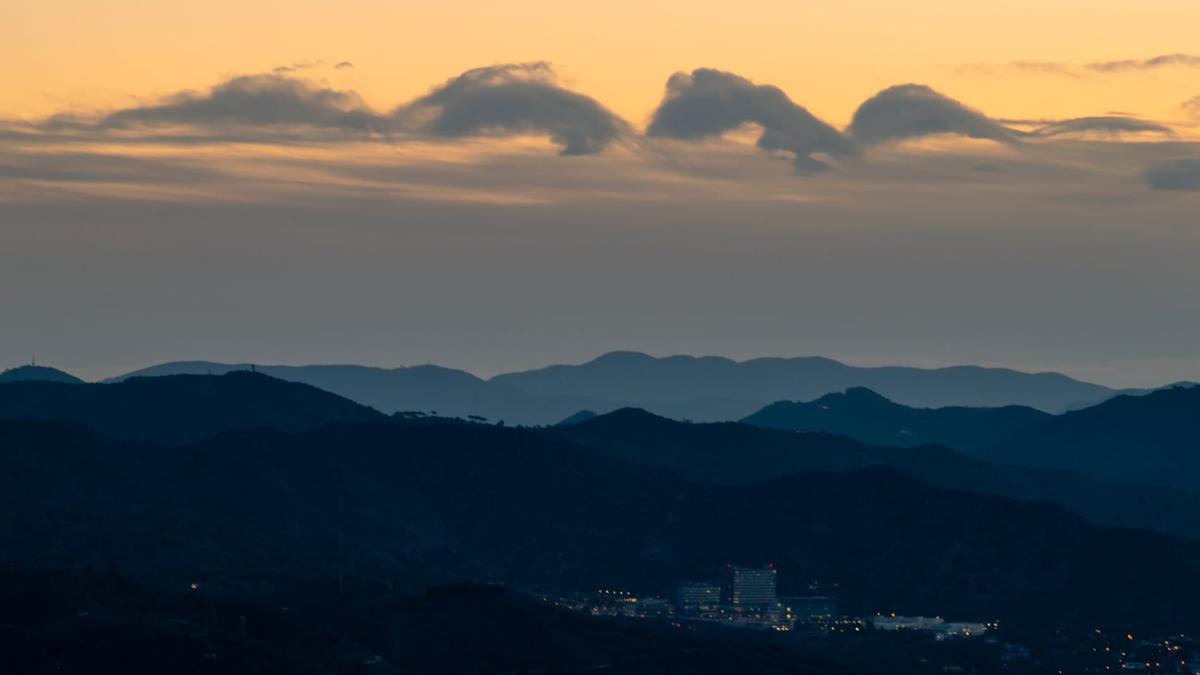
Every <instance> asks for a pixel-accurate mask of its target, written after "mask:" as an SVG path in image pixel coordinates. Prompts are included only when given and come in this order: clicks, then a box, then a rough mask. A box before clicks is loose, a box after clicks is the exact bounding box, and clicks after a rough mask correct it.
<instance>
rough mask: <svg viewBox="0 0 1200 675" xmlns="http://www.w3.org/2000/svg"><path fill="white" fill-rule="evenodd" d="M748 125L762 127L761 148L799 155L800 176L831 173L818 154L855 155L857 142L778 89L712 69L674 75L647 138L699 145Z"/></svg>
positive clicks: (796, 159) (797, 167)
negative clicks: (698, 142)
mask: <svg viewBox="0 0 1200 675" xmlns="http://www.w3.org/2000/svg"><path fill="white" fill-rule="evenodd" d="M746 124H757V125H759V126H760V127H762V135H761V136H759V138H758V147H759V148H762V149H763V150H768V151H781V152H788V153H791V154H792V155H794V156H795V164H796V170H797V172H800V173H812V172H815V171H821V170H826V169H828V168H829V165H828V164H827V163H825V162H824V161H822V160H821V159H819V158H817V157H815V156H814V155H820V154H825V155H831V156H835V157H839V156H849V155H852V154H854V145H853V143H851V142H850V141H849V140H848V139H847V138H846V137H845V136H843V135H842V134H841V133H840V132H838V130H837V129H835V128H834V127H832V126H830V125H829V124H827V123H825V122H823V121H822V120H820V119H818V118H817V117H816V116H814V115H813V114H812V113H810V112H809V111H808V110H806V109H805V108H804V107H803V106H800V105H797V104H795V103H793V102H792V100H791V99H789V98H788V97H787V95H786V94H784V93H783V91H781V90H780V89H779V88H778V87H772V86H769V85H757V84H754V83H753V82H751V81H750V80H747V79H746V78H744V77H740V76H738V75H734V74H733V73H727V72H722V71H719V70H712V69H708V68H701V69H697V70H694V71H692V72H691V73H676V74H675V75H672V76H671V78H670V79H669V80H668V81H667V93H666V97H665V98H664V99H663V101H662V103H661V104H660V105H659V106H658V109H657V110H655V112H654V117H653V118H652V120H651V122H650V126H649V128H648V129H647V135H649V136H656V137H661V138H676V139H682V140H699V139H703V138H711V137H716V136H720V135H722V134H724V133H726V132H729V131H733V130H735V129H738V128H740V127H742V126H743V125H746Z"/></svg>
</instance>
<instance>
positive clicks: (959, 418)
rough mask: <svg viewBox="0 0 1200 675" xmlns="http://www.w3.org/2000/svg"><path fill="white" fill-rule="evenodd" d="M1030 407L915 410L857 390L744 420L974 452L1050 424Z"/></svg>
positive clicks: (784, 404)
mask: <svg viewBox="0 0 1200 675" xmlns="http://www.w3.org/2000/svg"><path fill="white" fill-rule="evenodd" d="M1049 418H1050V415H1049V414H1048V413H1044V412H1042V411H1040V410H1035V409H1033V408H1028V407H1024V406H1005V407H1003V408H963V407H947V408H911V407H908V406H903V405H900V404H898V403H893V402H892V401H889V400H888V399H886V398H884V397H883V396H880V395H879V394H876V393H875V392H873V391H871V390H869V389H864V388H862V387H855V388H852V389H847V390H846V391H845V392H844V393H839V394H826V395H825V396H822V397H821V398H818V399H816V400H815V401H809V402H803V403H802V402H792V401H780V402H778V403H772V404H771V405H769V406H767V407H765V408H763V409H762V410H759V411H758V412H756V413H754V414H753V415H750V416H749V417H747V418H745V419H743V420H742V422H744V423H746V424H751V425H754V426H759V427H768V428H771V429H786V430H789V431H824V432H827V433H831V434H839V435H842V436H849V437H851V438H854V439H856V440H859V441H862V442H864V443H871V444H875V445H898V446H905V447H909V446H915V445H928V444H931V443H936V444H940V445H948V446H950V447H953V448H959V449H962V450H970V449H972V448H976V447H979V446H981V445H988V444H991V443H995V442H996V441H998V440H1000V439H1002V438H1006V437H1008V436H1011V435H1012V434H1014V433H1016V432H1018V431H1021V430H1023V429H1026V428H1029V427H1031V426H1033V425H1034V424H1037V423H1039V422H1042V421H1045V420H1046V419H1049Z"/></svg>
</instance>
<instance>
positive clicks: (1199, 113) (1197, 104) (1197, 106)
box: [1182, 96, 1200, 119]
mask: <svg viewBox="0 0 1200 675" xmlns="http://www.w3.org/2000/svg"><path fill="white" fill-rule="evenodd" d="M1182 107H1183V109H1184V111H1186V112H1187V113H1188V114H1189V115H1191V116H1192V117H1195V118H1196V119H1200V96H1197V97H1196V98H1193V99H1191V100H1190V101H1185V102H1184V103H1183V106H1182Z"/></svg>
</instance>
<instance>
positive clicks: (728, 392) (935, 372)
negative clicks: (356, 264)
mask: <svg viewBox="0 0 1200 675" xmlns="http://www.w3.org/2000/svg"><path fill="white" fill-rule="evenodd" d="M250 368H251V365H250V364H224V363H213V362H207V361H181V362H172V363H166V364H162V365H158V366H153V367H150V368H146V369H143V370H139V371H135V372H133V373H129V374H127V375H123V376H120V377H118V378H114V380H121V379H125V378H128V377H134V376H158V375H172V374H191V375H203V374H221V373H225V372H229V371H232V370H248V369H250ZM255 368H256V370H258V371H259V372H262V373H265V374H268V375H271V376H272V377H277V378H280V379H284V380H289V381H294V382H302V383H304V384H310V385H313V386H316V387H320V388H322V389H325V390H327V391H330V392H333V393H336V394H339V395H341V396H345V397H346V398H349V399H352V400H354V401H358V402H359V403H362V404H364V405H369V406H371V407H374V408H376V409H378V410H380V411H383V412H385V413H393V412H399V411H406V410H420V411H424V412H429V411H437V413H438V414H441V415H449V416H455V417H466V416H468V415H478V416H481V417H486V418H488V419H489V420H504V421H506V422H508V423H510V424H554V423H556V422H558V421H560V420H562V419H564V418H566V417H568V416H570V415H572V414H574V413H575V412H577V411H580V410H593V411H595V412H598V413H605V412H611V411H613V410H617V409H620V408H624V407H636V408H642V409H645V410H648V411H651V412H654V413H656V414H660V415H664V416H667V417H671V418H674V419H690V420H696V421H728V420H735V419H741V418H744V417H746V416H748V415H751V414H753V413H754V412H756V411H758V410H759V409H761V408H763V407H764V406H766V405H769V404H771V403H774V402H776V401H781V400H808V399H813V398H816V397H818V396H822V395H825V394H828V393H830V392H836V391H843V390H845V389H848V388H852V387H866V388H870V389H871V390H873V391H875V392H878V393H879V394H881V395H883V396H886V397H887V398H889V399H891V400H893V401H896V402H897V403H901V404H904V405H910V406H917V407H937V406H971V407H992V406H1008V405H1023V406H1029V407H1033V408H1037V409H1039V410H1043V411H1050V412H1059V411H1062V410H1066V409H1069V408H1073V407H1079V406H1081V405H1086V404H1088V403H1094V402H1098V401H1102V400H1105V399H1107V398H1109V397H1111V396H1112V395H1114V394H1115V393H1117V392H1115V391H1114V390H1112V389H1109V388H1107V387H1103V386H1101V385H1097V384H1091V383H1087V382H1080V381H1078V380H1074V379H1071V378H1069V377H1067V376H1065V375H1060V374H1057V373H1022V372H1018V371H1015V370H1008V369H1002V368H982V367H977V366H959V367H951V368H936V369H922V368H905V367H884V368H863V367H856V366H849V365H845V364H842V363H839V362H837V361H834V360H832V359H826V358H817V357H804V358H761V359H752V360H749V361H733V360H730V359H726V358H720V357H711V356H710V357H692V356H671V357H665V358H656V357H652V356H648V355H646V354H641V353H637V352H612V353H609V354H605V355H603V356H601V357H599V358H597V359H594V360H592V361H589V362H587V363H583V364H579V365H557V366H550V367H548V368H542V369H538V370H530V371H524V372H514V373H506V374H501V375H497V376H495V377H492V378H490V379H482V378H479V377H476V376H474V375H472V374H470V373H467V372H464V371H461V370H454V369H450V368H443V367H440V366H432V365H426V366H414V367H406V368H393V369H385V368H373V367H367V366H355V365H317V366H269V365H268V366H261V365H260V366H255Z"/></svg>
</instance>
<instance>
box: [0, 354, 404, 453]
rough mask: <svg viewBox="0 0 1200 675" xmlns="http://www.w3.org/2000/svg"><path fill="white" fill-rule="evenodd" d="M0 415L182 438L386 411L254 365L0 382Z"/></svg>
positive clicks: (365, 417) (374, 416)
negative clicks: (117, 378)
mask: <svg viewBox="0 0 1200 675" xmlns="http://www.w3.org/2000/svg"><path fill="white" fill-rule="evenodd" d="M0 419H9V420H42V421H62V422H72V423H75V424H79V425H83V426H86V427H90V428H92V429H95V430H97V431H100V432H101V433H104V434H108V435H112V436H115V437H119V438H127V439H134V440H146V441H158V442H165V443H180V442H185V441H190V440H195V439H199V438H203V437H205V436H212V435H215V434H218V433H221V432H223V431H230V430H233V429H246V428H254V427H269V428H273V429H282V430H289V431H301V430H305V429H312V428H314V427H318V426H321V425H324V424H331V423H334V422H366V421H375V420H382V419H386V418H385V417H384V416H383V415H382V414H380V413H378V412H376V411H374V410H372V409H370V408H366V407H363V406H361V405H359V404H357V403H354V402H352V401H349V400H346V399H344V398H342V397H340V396H336V395H334V394H330V393H328V392H325V391H321V390H320V389H317V388H315V387H310V386H307V385H302V384H295V383H291V382H284V381H283V380H277V379H274V378H271V377H267V376H266V375H261V374H254V373H250V372H244V371H241V372H230V373H228V374H225V375H174V376H169V377H152V378H151V377H139V378H131V379H128V380H125V381H123V382H119V383H112V384H62V383H58V382H39V381H26V382H10V383H7V384H0Z"/></svg>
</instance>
